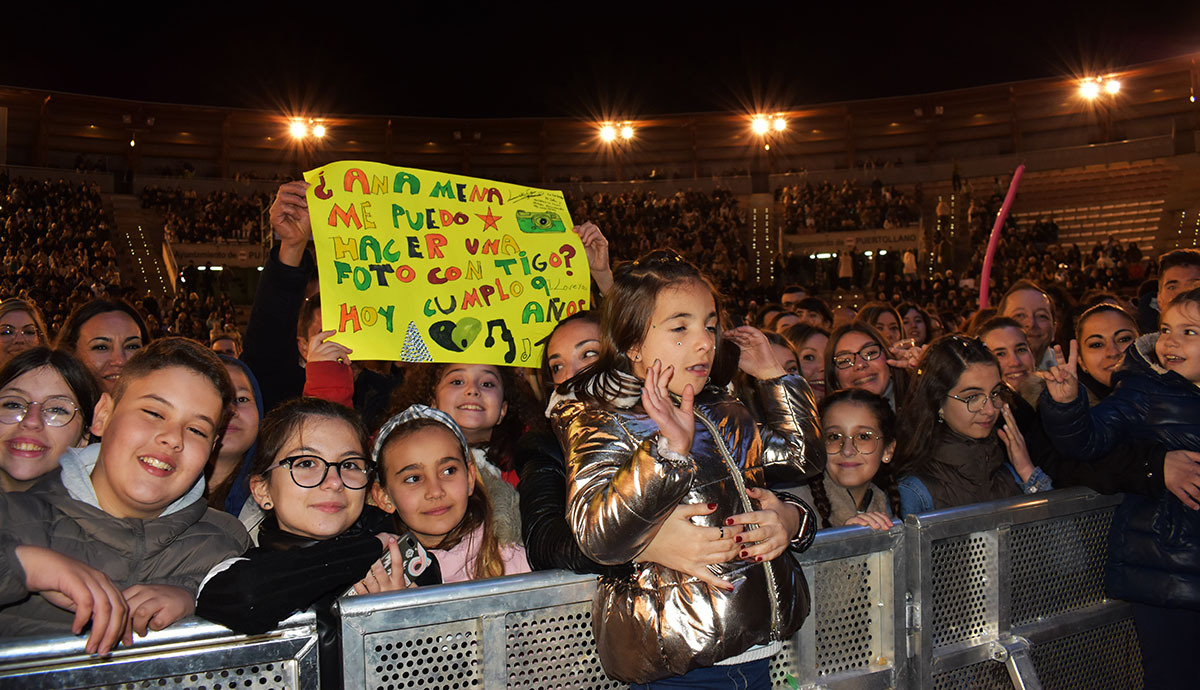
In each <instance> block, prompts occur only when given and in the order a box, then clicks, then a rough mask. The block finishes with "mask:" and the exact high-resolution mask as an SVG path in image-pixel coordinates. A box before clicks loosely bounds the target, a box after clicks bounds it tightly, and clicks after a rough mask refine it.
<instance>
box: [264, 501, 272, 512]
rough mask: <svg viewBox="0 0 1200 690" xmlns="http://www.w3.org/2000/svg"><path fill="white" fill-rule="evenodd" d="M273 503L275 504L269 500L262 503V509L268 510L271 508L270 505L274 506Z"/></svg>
mask: <svg viewBox="0 0 1200 690" xmlns="http://www.w3.org/2000/svg"><path fill="white" fill-rule="evenodd" d="M274 505H275V504H274V503H271V502H270V501H267V502H266V503H263V510H270V509H271V507H272V506H274Z"/></svg>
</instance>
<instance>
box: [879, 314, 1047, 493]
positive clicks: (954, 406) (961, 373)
mask: <svg viewBox="0 0 1200 690" xmlns="http://www.w3.org/2000/svg"><path fill="white" fill-rule="evenodd" d="M918 369H919V370H920V371H921V372H922V374H921V377H920V378H919V379H918V381H917V385H916V387H915V388H914V389H913V392H912V395H911V396H910V397H909V399H908V400H907V401H906V402H905V404H904V407H903V408H902V410H901V412H900V414H899V416H898V422H899V425H898V428H899V430H900V433H899V434H898V436H899V440H898V443H897V448H896V470H897V472H898V473H899V474H900V475H901V479H900V482H899V487H900V502H901V509H902V512H903V513H904V514H905V515H907V514H909V513H922V512H926V511H929V510H934V509H941V508H951V507H954V506H961V505H966V504H969V503H979V502H982V501H991V500H995V499H999V498H1007V497H1010V496H1019V495H1021V493H1022V492H1024V493H1033V492H1037V491H1046V490H1049V489H1050V488H1051V483H1050V479H1049V477H1047V476H1046V474H1045V473H1044V472H1042V471H1041V470H1040V469H1038V468H1037V467H1035V466H1034V464H1033V462H1032V461H1031V460H1030V458H1029V452H1028V451H1027V450H1026V448H1025V438H1024V437H1023V436H1022V435H1021V432H1020V431H1019V430H1018V429H1017V423H1016V421H1015V420H1014V419H1013V416H1012V412H1011V411H1010V409H1009V406H1008V403H1007V399H1008V396H1009V395H1011V392H1010V389H1009V388H1008V386H1006V385H1004V383H1003V382H1002V381H1001V380H1000V366H999V364H998V363H997V361H996V358H995V356H993V355H992V353H990V352H988V350H987V348H986V347H984V345H983V343H981V342H979V341H978V340H976V339H974V338H965V337H962V336H956V335H950V336H944V337H942V338H939V339H937V340H935V341H934V342H933V343H932V344H931V345H930V346H929V349H928V350H927V351H926V352H925V354H924V355H923V356H922V357H921V361H920V363H919V364H918ZM1002 421H1003V422H1004V425H1003V428H1001V422H1002Z"/></svg>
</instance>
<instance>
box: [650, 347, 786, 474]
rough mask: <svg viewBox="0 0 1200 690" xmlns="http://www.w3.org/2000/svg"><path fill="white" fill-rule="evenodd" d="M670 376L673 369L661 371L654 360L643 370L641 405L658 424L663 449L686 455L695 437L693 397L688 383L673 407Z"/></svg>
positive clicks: (690, 385)
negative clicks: (664, 447) (676, 404)
mask: <svg viewBox="0 0 1200 690" xmlns="http://www.w3.org/2000/svg"><path fill="white" fill-rule="evenodd" d="M776 366H778V365H776ZM674 373H675V368H674V367H667V368H666V370H665V371H664V370H663V365H662V361H661V360H657V359H656V360H654V364H652V365H650V368H649V369H647V370H646V381H645V383H643V384H642V406H643V407H644V408H646V414H648V415H650V419H651V420H652V421H653V422H654V423H655V424H657V425H658V433H659V435H660V436H661V437H662V438H664V439H666V440H667V448H669V449H670V450H671V451H672V452H675V453H678V454H680V455H687V454H688V453H689V452H691V450H692V437H693V436H694V435H695V434H696V420H695V419H693V418H692V402H693V400H694V399H695V397H696V396H695V391H693V390H692V384H690V383H689V384H688V385H687V386H686V387H685V388H684V389H683V396H681V397H682V400H680V402H679V407H676V406H675V403H674V401H672V400H671V393H670V391H668V390H667V384H668V383H669V382H670V381H671V375H672V374H674Z"/></svg>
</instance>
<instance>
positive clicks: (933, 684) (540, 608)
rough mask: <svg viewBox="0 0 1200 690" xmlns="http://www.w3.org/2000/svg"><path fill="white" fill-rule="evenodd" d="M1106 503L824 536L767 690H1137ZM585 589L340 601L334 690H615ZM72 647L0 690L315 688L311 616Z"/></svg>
mask: <svg viewBox="0 0 1200 690" xmlns="http://www.w3.org/2000/svg"><path fill="white" fill-rule="evenodd" d="M1118 503H1119V497H1103V496H1098V495H1096V494H1093V493H1091V492H1088V491H1084V490H1069V491H1061V492H1053V493H1051V494H1046V495H1043V496H1038V497H1035V498H1028V497H1026V498H1018V499H1013V500H1010V501H1005V502H997V503H995V504H983V505H977V506H968V507H964V508H958V509H954V510H949V511H938V512H934V513H929V514H926V515H921V516H910V517H909V518H908V520H907V521H906V522H905V524H904V525H902V526H899V525H898V526H895V527H893V528H892V530H891V531H890V532H876V531H872V530H868V529H863V528H843V529H838V530H829V531H825V532H822V533H821V534H820V535H818V538H817V541H816V542H815V543H814V545H813V547H812V548H811V549H809V551H808V552H807V553H805V554H804V555H803V556H802V557H801V558H800V559H799V561H800V564H801V566H802V567H803V569H804V572H805V576H806V578H807V580H808V583H809V588H810V592H811V600H812V606H811V613H810V615H809V617H808V619H807V620H806V621H805V623H804V626H803V627H802V628H801V629H800V630H799V631H798V632H797V633H796V635H794V636H793V637H792V638H791V639H789V640H786V641H784V643H783V648H782V650H781V651H780V652H779V653H778V654H776V655H775V656H774V657H773V658H772V659H771V661H770V675H771V685H772V687H773V688H776V689H778V690H784V689H791V688H796V687H799V688H812V689H816V688H828V689H830V690H839V689H843V688H844V689H849V688H855V689H875V688H878V689H883V688H920V689H921V690H925V689H926V688H939V689H940V688H945V689H947V690H949V689H952V688H953V689H958V688H984V689H986V688H1010V687H1039V686H1040V687H1042V688H1047V689H1055V688H1064V689H1065V688H1087V689H1088V690H1091V689H1092V688H1122V689H1125V688H1138V687H1140V683H1141V658H1140V655H1139V651H1138V646H1137V637H1136V633H1135V631H1134V628H1133V624H1132V620H1131V618H1130V613H1129V610H1128V606H1127V605H1126V604H1123V603H1121V602H1116V601H1112V600H1108V599H1105V597H1104V587H1103V584H1104V583H1103V569H1104V563H1105V559H1106V551H1107V533H1108V528H1109V526H1110V524H1111V521H1112V514H1113V511H1114V510H1115V507H1116V505H1117V504H1118ZM594 590H595V579H594V578H591V577H587V576H580V575H574V574H570V573H565V572H561V571H556V572H544V573H532V574H528V575H522V576H518V577H513V578H498V579H493V580H482V581H478V582H469V583H462V584H457V585H450V586H446V587H431V588H417V589H411V590H406V591H403V592H396V593H390V594H384V595H373V596H361V597H352V598H349V599H344V600H342V601H341V602H340V603H339V607H340V608H339V609H338V615H339V616H340V620H341V625H342V628H341V632H342V659H343V668H344V673H345V684H346V687H348V688H370V689H372V690H400V689H405V690H409V689H412V690H418V689H424V690H465V689H468V688H484V689H488V690H490V689H491V688H503V687H508V688H518V689H528V690H533V689H535V688H536V689H539V690H540V689H543V688H545V689H550V690H554V689H559V688H562V689H566V688H598V689H600V690H619V689H622V688H625V687H627V686H626V685H625V684H623V683H620V682H617V681H615V680H612V679H611V678H608V677H607V676H606V675H605V674H604V669H603V667H602V666H601V664H600V659H599V657H598V655H597V653H596V647H595V640H594V638H593V635H592V625H593V621H592V607H591V601H592V594H593V592H594ZM82 648H83V640H82V639H80V638H75V637H67V638H46V639H41V640H39V639H28V640H17V641H13V642H8V643H5V644H3V645H0V690H3V688H22V689H24V688H38V687H45V688H56V689H57V688H101V687H103V688H112V687H116V688H171V687H176V688H184V687H186V688H203V689H204V690H227V689H232V688H288V689H289V690H290V689H292V688H301V689H304V690H307V689H314V690H315V689H316V688H317V687H318V684H319V681H318V661H317V654H316V632H315V623H314V619H313V616H312V614H311V613H307V614H301V615H298V616H296V617H293V618H292V619H290V620H289V621H287V622H285V624H284V625H283V626H281V628H280V629H279V630H276V631H273V632H272V633H270V634H268V635H262V636H251V637H246V636H240V635H235V634H233V633H231V632H229V631H228V630H225V629H224V628H221V627H220V626H216V625H213V624H211V623H206V622H203V621H198V620H195V619H190V620H189V621H186V622H184V623H181V624H178V625H175V626H172V627H171V628H168V629H167V630H165V631H160V632H158V633H153V634H152V635H151V636H150V637H149V638H147V639H145V640H139V641H138V642H137V643H136V644H135V645H134V646H133V647H132V648H129V649H124V648H118V650H117V651H116V653H114V654H113V656H112V657H111V658H109V659H107V660H97V659H94V658H92V657H90V656H87V655H85V654H83V653H82Z"/></svg>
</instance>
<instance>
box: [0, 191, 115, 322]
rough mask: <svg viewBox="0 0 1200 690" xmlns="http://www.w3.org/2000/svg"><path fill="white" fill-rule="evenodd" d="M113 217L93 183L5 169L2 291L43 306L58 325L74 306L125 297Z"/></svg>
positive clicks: (0, 210) (0, 208)
mask: <svg viewBox="0 0 1200 690" xmlns="http://www.w3.org/2000/svg"><path fill="white" fill-rule="evenodd" d="M111 222H112V221H111V219H110V218H108V216H107V215H106V214H105V213H104V210H103V204H102V201H101V198H100V190H99V188H98V187H96V186H95V185H89V184H81V183H72V182H66V181H63V180H58V181H47V180H40V181H39V180H26V179H22V178H15V179H10V178H9V176H8V175H7V174H6V173H3V172H0V247H3V251H2V254H0V296H4V297H20V298H22V299H26V300H29V301H31V302H33V303H35V304H37V305H39V306H40V307H41V308H42V309H43V311H44V312H45V317H46V320H47V325H48V326H49V327H50V328H51V329H54V328H56V327H57V326H58V325H59V324H61V323H62V320H63V319H64V318H65V317H66V315H67V313H69V311H70V309H71V307H72V306H73V305H74V304H77V303H80V302H83V301H86V300H88V299H90V298H92V297H96V296H102V295H116V296H121V295H123V290H122V288H121V285H120V273H119V271H118V270H117V253H116V251H115V250H114V249H113V246H112V244H111V243H110V242H109V236H108V231H109V227H111Z"/></svg>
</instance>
